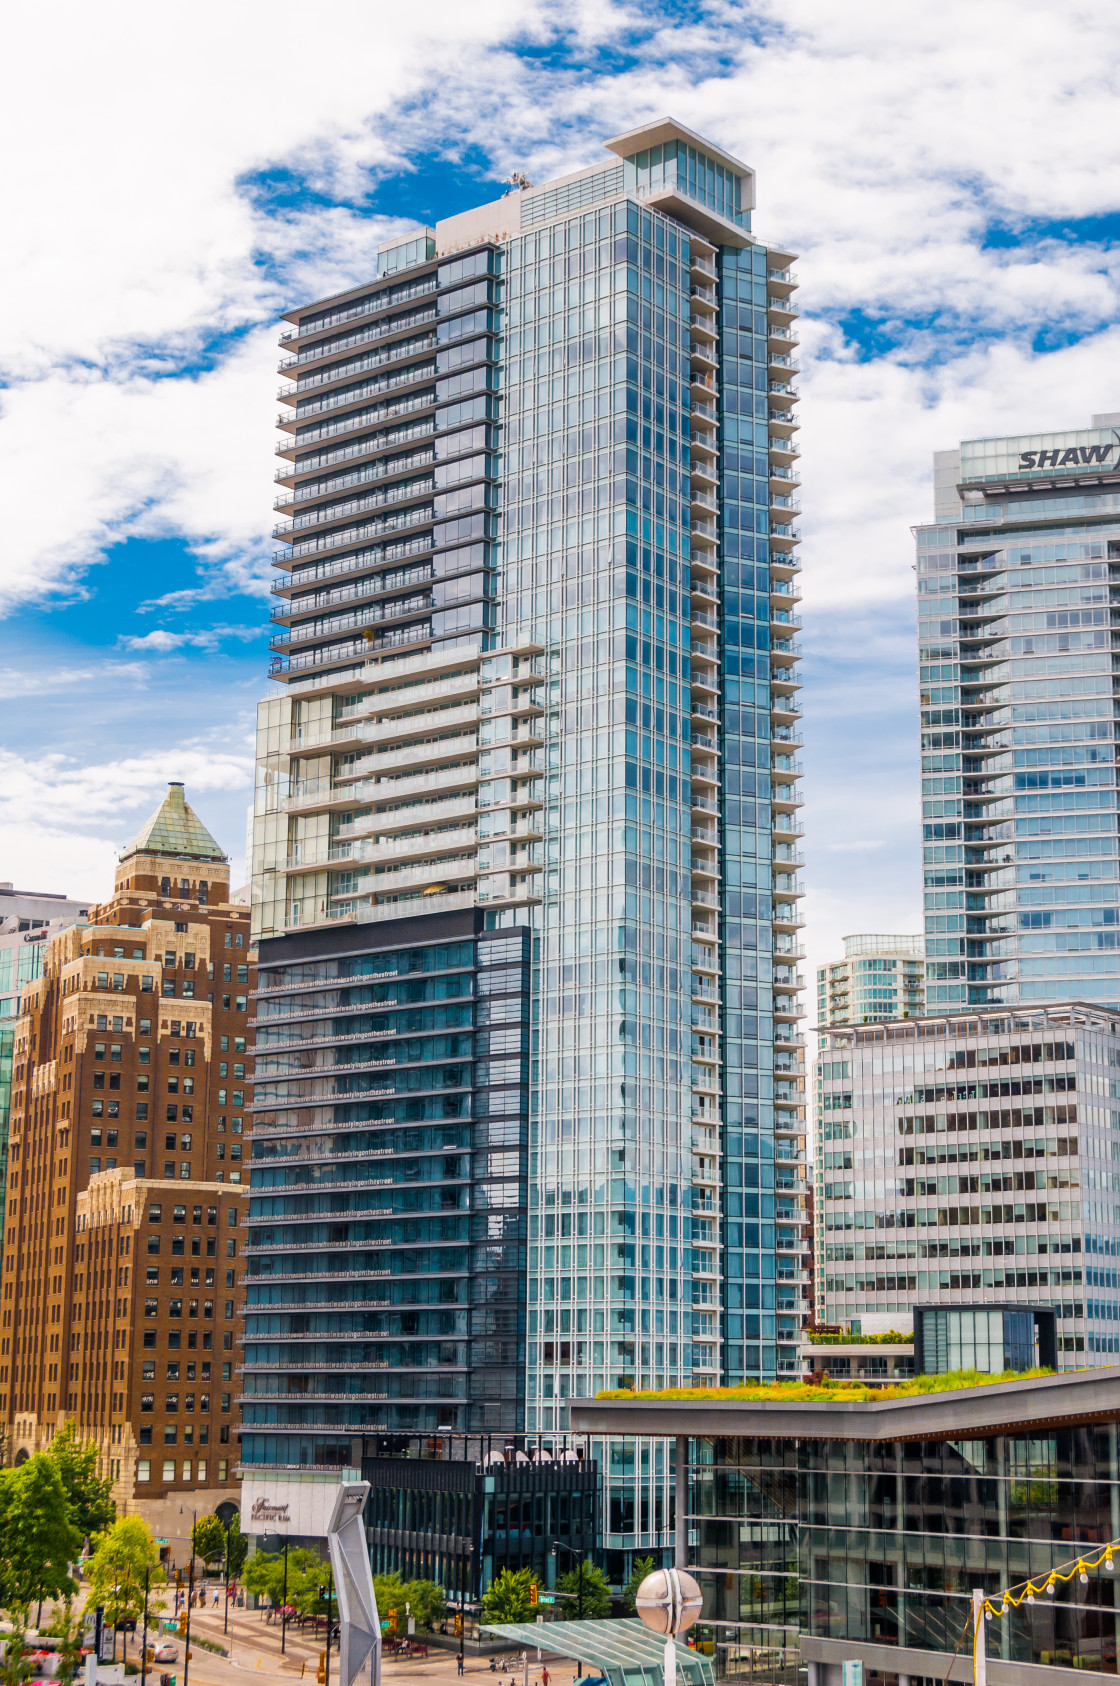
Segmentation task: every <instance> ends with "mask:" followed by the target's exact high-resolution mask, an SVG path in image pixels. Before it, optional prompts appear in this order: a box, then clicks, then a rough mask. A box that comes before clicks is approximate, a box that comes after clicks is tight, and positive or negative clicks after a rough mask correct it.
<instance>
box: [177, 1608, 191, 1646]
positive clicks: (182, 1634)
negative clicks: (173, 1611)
mask: <svg viewBox="0 0 1120 1686" xmlns="http://www.w3.org/2000/svg"><path fill="white" fill-rule="evenodd" d="M188 1620H189V1618H188V1616H187V1612H186V1611H185V1610H184V1611H183V1612H182V1614H181V1615H180V1617H179V1638H180V1639H185V1638H186V1637H187V1621H188Z"/></svg>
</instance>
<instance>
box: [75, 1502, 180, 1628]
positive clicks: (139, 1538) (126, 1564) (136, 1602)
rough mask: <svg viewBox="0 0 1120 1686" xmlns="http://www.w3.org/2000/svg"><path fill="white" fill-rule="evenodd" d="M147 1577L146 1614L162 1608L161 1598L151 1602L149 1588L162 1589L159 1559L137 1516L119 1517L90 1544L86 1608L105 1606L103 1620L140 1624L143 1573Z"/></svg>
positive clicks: (148, 1535) (156, 1550) (161, 1571)
mask: <svg viewBox="0 0 1120 1686" xmlns="http://www.w3.org/2000/svg"><path fill="white" fill-rule="evenodd" d="M145 1571H147V1575H148V1588H149V1597H148V1612H149V1615H151V1614H153V1613H155V1612H157V1611H159V1610H162V1609H163V1608H164V1600H163V1599H153V1598H152V1597H151V1589H152V1588H154V1587H160V1586H163V1585H164V1583H165V1581H166V1579H167V1576H166V1575H165V1574H164V1571H163V1565H162V1564H161V1563H160V1560H159V1551H158V1549H157V1547H156V1542H155V1540H154V1539H153V1537H152V1530H151V1529H150V1528H149V1527H148V1524H147V1523H146V1522H144V1521H143V1520H142V1519H141V1518H140V1517H139V1516H121V1517H118V1518H117V1520H116V1522H114V1523H113V1526H112V1527H111V1528H109V1529H107V1530H106V1532H105V1533H104V1534H98V1535H97V1536H96V1537H95V1539H94V1542H93V1556H92V1557H91V1558H90V1560H89V1563H88V1564H87V1565H86V1575H87V1579H88V1582H89V1594H88V1596H87V1599H86V1603H87V1605H88V1606H89V1607H90V1608H91V1609H92V1607H93V1606H94V1605H95V1604H103V1605H104V1606H105V1620H106V1621H107V1622H108V1623H109V1624H110V1626H112V1627H116V1625H117V1623H118V1622H124V1621H139V1620H140V1618H141V1617H142V1616H143V1614H144V1574H145Z"/></svg>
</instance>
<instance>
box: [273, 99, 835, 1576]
mask: <svg viewBox="0 0 1120 1686" xmlns="http://www.w3.org/2000/svg"><path fill="white" fill-rule="evenodd" d="M607 149H608V152H609V154H610V157H609V159H608V160H607V161H606V162H605V163H603V164H600V165H593V166H591V167H590V168H587V169H584V170H580V171H577V172H575V173H574V174H572V175H570V176H565V177H563V178H561V179H560V180H558V181H555V182H550V183H547V184H545V185H544V186H541V187H531V186H523V187H521V188H519V189H518V190H515V191H509V192H507V193H506V194H505V195H504V196H503V197H502V198H500V199H498V200H496V201H494V202H493V203H490V204H486V205H482V206H480V207H479V208H477V209H476V210H472V211H468V212H465V213H463V214H461V215H459V216H455V217H450V218H448V219H447V220H445V221H442V222H438V223H436V225H435V227H434V228H432V229H425V230H423V231H422V232H421V233H420V234H418V235H417V236H415V237H413V238H410V239H408V240H405V241H401V242H398V243H395V244H393V245H390V246H388V247H386V248H383V249H382V251H381V253H380V255H379V259H378V264H377V275H376V278H371V279H370V280H368V281H366V282H364V283H363V284H362V285H360V286H356V287H355V288H353V289H352V290H350V291H349V292H347V293H345V294H342V295H339V296H338V297H335V298H332V299H327V300H324V301H321V302H319V303H316V304H312V305H307V306H304V307H301V308H298V309H295V310H293V311H291V312H290V313H289V315H288V321H289V323H290V324H291V326H290V330H289V332H288V333H287V334H286V336H285V352H286V355H285V359H284V361H283V363H282V364H281V372H282V374H283V375H284V377H285V383H286V384H285V385H284V387H283V389H282V391H281V401H282V403H283V405H284V409H283V411H282V414H281V417H280V428H281V437H280V443H279V445H278V447H277V450H278V453H279V455H280V457H281V459H282V460H281V464H280V467H279V470H278V474H277V479H278V480H279V482H280V485H281V488H282V490H281V493H280V496H279V498H278V500H277V507H278V509H279V510H280V512H281V514H282V516H283V518H284V519H283V520H282V521H281V523H280V525H279V526H278V527H277V529H276V532H277V536H278V537H279V538H280V539H281V540H282V541H283V548H282V549H281V550H280V551H278V553H277V555H276V563H277V568H278V575H277V583H276V587H275V593H276V604H275V608H274V610H273V619H274V621H275V623H276V637H275V639H274V643H273V647H274V651H275V654H274V657H273V662H272V674H273V677H274V678H275V679H276V680H277V681H278V682H279V684H278V686H277V688H276V691H275V694H274V695H273V696H272V697H270V698H269V699H268V700H267V701H266V702H265V703H264V705H263V708H262V714H261V735H260V749H259V779H258V801H257V809H256V814H255V818H254V827H253V830H254V855H255V860H254V921H255V928H256V930H257V932H258V934H259V936H260V937H261V939H262V950H261V965H262V971H261V994H260V999H259V1003H258V1007H257V1014H256V1016H257V1021H258V1026H259V1035H258V1048H259V1055H260V1057H259V1059H258V1064H257V1090H256V1102H255V1107H256V1113H255V1116H256V1130H257V1141H258V1145H257V1148H256V1154H257V1159H256V1160H255V1169H254V1186H253V1201H252V1215H251V1219H250V1222H251V1225H252V1234H253V1245H252V1249H251V1256H252V1258H253V1261H254V1262H253V1264H252V1265H251V1266H250V1270H251V1272H254V1271H259V1273H260V1275H261V1276H263V1277H265V1278H268V1279H269V1285H268V1286H267V1287H265V1286H264V1285H263V1284H261V1285H259V1286H258V1284H257V1282H256V1279H255V1277H254V1276H253V1275H252V1274H251V1276H250V1287H249V1298H250V1305H251V1311H250V1318H249V1325H248V1336H247V1338H248V1347H247V1352H246V1414H245V1439H244V1456H245V1459H246V1463H247V1465H252V1464H254V1463H255V1464H268V1463H276V1464H289V1465H291V1464H295V1465H299V1464H301V1463H308V1462H309V1463H312V1464H314V1463H326V1464H328V1465H336V1464H338V1462H339V1461H340V1460H344V1461H345V1460H355V1459H356V1458H358V1457H359V1456H360V1455H361V1454H362V1446H363V1440H362V1437H363V1436H365V1440H364V1445H365V1447H366V1448H367V1449H369V1448H374V1447H375V1446H376V1445H377V1444H378V1442H377V1441H376V1438H375V1437H376V1436H377V1435H378V1434H380V1435H381V1436H382V1440H383V1443H384V1444H388V1440H386V1439H385V1438H384V1437H386V1436H388V1437H390V1438H391V1437H392V1436H394V1435H395V1436H398V1437H405V1438H407V1436H409V1435H419V1434H422V1435H426V1436H428V1437H429V1438H430V1437H432V1436H433V1435H435V1436H436V1437H437V1438H439V1431H443V1432H444V1433H446V1434H448V1435H450V1434H459V1435H463V1434H470V1433H477V1434H481V1433H483V1432H488V1431H495V1432H498V1433H504V1434H506V1435H507V1436H508V1434H509V1433H525V1434H527V1435H530V1436H536V1437H538V1438H539V1437H540V1436H541V1435H545V1436H552V1435H556V1434H562V1433H563V1431H564V1430H565V1428H566V1425H567V1405H566V1401H567V1400H568V1399H569V1398H571V1397H578V1396H586V1395H588V1394H590V1393H593V1392H594V1391H596V1390H597V1389H599V1388H602V1387H609V1386H617V1385H630V1384H632V1383H634V1384H638V1385H643V1384H648V1385H651V1386H658V1385H663V1384H671V1383H674V1384H675V1383H696V1384H700V1385H704V1384H714V1383H716V1382H718V1381H720V1380H723V1379H732V1380H737V1379H739V1378H740V1377H743V1376H757V1375H763V1376H774V1375H776V1374H778V1373H780V1372H783V1371H786V1370H789V1371H790V1372H791V1373H792V1372H793V1371H794V1370H795V1368H796V1364H797V1360H796V1346H795V1342H796V1336H797V1332H798V1329H799V1326H800V1324H801V1321H802V1314H803V1310H804V1303H803V1296H802V1289H801V1287H800V1286H799V1285H798V1284H797V1283H794V1284H792V1285H791V1284H788V1283H786V1282H783V1281H782V1280H781V1278H780V1275H779V1271H778V1264H779V1259H780V1258H781V1257H782V1255H783V1253H786V1252H788V1253H789V1254H796V1255H799V1254H800V1251H801V1247H802V1236H801V1224H802V1221H803V1202H804V1198H805V1183H804V1181H803V1178H804V1148H805V1137H804V1131H805V1124H804V1064H803V1052H802V1050H803V1039H802V1036H801V1033H800V1032H799V1030H798V1028H797V1026H798V1021H799V1018H800V1016H801V1006H800V1001H799V994H800V990H801V987H802V979H801V975H800V973H799V971H798V959H799V957H800V954H801V952H802V951H801V949H800V948H799V946H798V941H797V935H798V929H799V926H800V923H801V921H800V916H799V913H798V897H799V895H800V884H799V881H798V878H797V868H798V866H799V864H800V858H801V857H800V855H799V853H798V840H799V836H800V832H801V823H800V821H799V819H798V818H797V813H798V807H799V802H800V798H799V794H798V784H797V780H798V774H799V772H800V766H799V763H798V761H797V759H796V752H797V747H798V745H799V743H800V736H799V731H798V720H799V716H800V706H799V703H798V701H797V693H798V685H799V680H798V677H797V660H798V654H799V650H798V645H797V643H796V636H795V635H796V630H797V627H798V624H799V623H798V619H797V614H796V604H797V600H798V587H797V578H798V562H797V550H796V547H797V542H798V535H797V529H796V526H795V524H794V522H795V516H796V513H797V508H796V487H797V482H798V470H797V461H798V450H797V444H796V432H797V423H796V419H795V404H796V396H797V395H796V392H795V390H794V387H793V385H792V377H793V376H794V375H795V374H796V356H795V347H796V331H795V328H794V320H795V314H796V313H795V309H794V306H793V293H794V289H795V286H796V281H795V277H794V275H793V273H792V272H791V268H790V265H791V262H792V258H791V255H790V254H789V253H788V252H786V251H783V250H778V249H773V248H771V247H768V246H767V245H766V244H765V243H763V242H761V241H759V240H758V239H756V237H755V236H754V235H753V234H752V232H751V227H750V213H751V207H752V205H753V200H754V175H753V172H752V171H751V170H750V169H749V168H748V167H747V166H745V165H743V164H741V163H739V162H738V161H737V160H736V159H734V158H733V157H731V156H729V155H728V154H726V153H725V152H723V151H722V150H721V149H720V148H719V147H717V146H714V145H712V144H710V143H709V142H707V141H704V140H703V139H701V138H700V137H698V136H696V135H694V134H692V133H690V132H689V131H688V130H686V129H684V128H682V127H681V126H680V125H679V124H677V123H674V122H671V121H664V122H659V123H655V124H651V125H649V126H648V127H646V128H643V129H641V130H637V131H635V132H633V133H631V134H628V135H624V136H621V137H618V138H616V139H614V140H611V141H609V142H607ZM270 1160H271V1161H275V1165H274V1167H273V1166H271V1165H268V1162H269V1161H270ZM266 1165H268V1168H267V1169H266V1168H265V1167H266ZM266 1188H267V1190H268V1192H267V1193H266V1192H265V1190H266ZM258 1194H259V1198H258ZM328 1212H329V1214H330V1216H329V1218H328V1217H327V1213H328ZM319 1214H322V1216H320V1215H319ZM279 1276H283V1277H284V1280H285V1283H286V1284H288V1286H287V1287H286V1288H285V1289H284V1290H281V1289H280V1288H279V1287H278V1286H276V1279H277V1277H279ZM328 1283H329V1284H330V1286H328ZM355 1302H360V1303H361V1305H362V1308H363V1309H362V1311H361V1314H360V1317H357V1316H356V1313H355V1311H354V1309H353V1307H354V1304H355ZM316 1304H321V1305H322V1306H323V1308H324V1309H323V1310H322V1312H321V1313H319V1312H315V1311H311V1313H310V1316H309V1315H308V1310H307V1308H309V1307H313V1306H314V1305H316ZM328 1305H329V1306H330V1307H331V1308H332V1309H330V1310H328V1309H327V1307H328ZM258 1306H259V1308H260V1315H259V1317H258V1316H257V1308H258ZM297 1306H298V1307H299V1308H301V1309H300V1310H299V1311H298V1312H296V1311H295V1310H294V1308H295V1307H297ZM266 1307H268V1308H270V1309H268V1311H267V1314H266ZM343 1307H347V1308H348V1309H342V1308H343ZM334 1308H338V1309H334ZM359 1332H360V1333H361V1335H362V1337H363V1338H362V1339H361V1340H358V1339H357V1338H356V1336H357V1334H358V1333H359ZM281 1355H282V1361H283V1363H284V1364H285V1365H286V1366H287V1368H288V1371H289V1372H290V1374H291V1375H294V1376H295V1380H294V1381H292V1380H289V1383H288V1397H287V1398H285V1399H284V1400H282V1401H279V1402H278V1401H277V1400H276V1398H275V1391H276V1390H275V1386H274V1384H273V1382H272V1381H271V1380H269V1378H268V1375H267V1372H268V1369H269V1366H273V1365H275V1364H277V1363H279V1362H281ZM342 1364H344V1365H345V1367H346V1368H347V1369H348V1370H349V1375H348V1378H347V1380H346V1383H345V1389H348V1390H349V1394H350V1397H349V1398H346V1397H341V1398H340V1397H339V1396H340V1392H343V1391H344V1390H343V1387H342V1384H340V1382H339V1380H338V1377H337V1375H336V1374H335V1373H334V1372H335V1371H336V1370H337V1369H338V1368H339V1366H340V1365H342ZM386 1371H388V1372H389V1373H388V1374H386V1373H385V1372H386ZM255 1394H256V1395H261V1394H268V1395H270V1397H269V1398H268V1399H267V1400H264V1399H261V1400H260V1401H259V1403H258V1402H256V1401H255V1399H254V1395H255ZM292 1395H296V1397H292ZM401 1443H402V1444H403V1439H402V1441H401ZM441 1443H442V1442H441ZM669 1490H670V1489H669V1468H668V1461H667V1456H666V1454H665V1448H664V1447H663V1446H662V1445H661V1444H660V1443H658V1445H657V1446H655V1447H646V1448H644V1449H643V1452H642V1455H641V1456H640V1457H638V1458H637V1459H636V1460H631V1461H630V1463H629V1464H627V1465H625V1466H624V1465H622V1464H619V1465H618V1467H617V1469H615V1470H613V1471H612V1475H611V1478H610V1480H609V1481H608V1483H607V1489H606V1494H605V1506H606V1508H605V1515H604V1527H605V1530H606V1535H607V1543H608V1548H609V1549H612V1550H613V1549H617V1550H618V1551H619V1552H621V1551H623V1550H625V1549H627V1548H630V1547H636V1546H645V1547H649V1546H656V1545H657V1544H658V1543H659V1541H660V1540H661V1539H662V1538H663V1537H664V1531H665V1529H666V1528H667V1527H668V1524H669V1505H670V1499H669Z"/></svg>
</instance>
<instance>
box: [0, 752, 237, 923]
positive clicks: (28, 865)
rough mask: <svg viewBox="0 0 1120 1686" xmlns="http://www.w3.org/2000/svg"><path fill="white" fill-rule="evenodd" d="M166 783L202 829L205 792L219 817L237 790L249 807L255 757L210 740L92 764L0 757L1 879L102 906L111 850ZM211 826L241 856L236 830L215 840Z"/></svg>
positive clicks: (108, 880) (152, 805) (113, 856)
mask: <svg viewBox="0 0 1120 1686" xmlns="http://www.w3.org/2000/svg"><path fill="white" fill-rule="evenodd" d="M171 779H181V780H182V781H183V782H184V783H185V785H186V787H187V788H186V795H187V800H188V801H189V802H190V803H191V805H192V807H194V808H195V809H196V811H197V812H198V814H199V817H200V818H201V819H202V821H203V823H204V824H208V823H210V822H208V820H207V803H206V800H205V799H206V797H207V795H210V796H211V798H212V799H214V800H220V801H221V802H222V806H223V811H224V810H225V808H226V806H227V798H228V797H229V796H231V795H236V794H237V793H238V792H243V793H244V797H245V801H246V802H247V801H248V796H249V792H250V789H251V785H252V756H251V755H250V754H249V753H246V752H240V753H238V752H234V751H231V750H229V749H224V748H222V747H220V746H219V745H218V744H217V743H214V742H209V741H206V742H195V743H187V744H184V745H183V746H181V747H179V748H166V749H157V750H153V752H152V753H151V754H150V755H145V756H143V757H139V756H132V757H127V758H124V759H121V760H118V761H105V762H100V763H93V764H89V765H81V764H80V763H77V762H75V761H73V760H71V759H69V758H67V757H65V756H61V755H46V756H42V757H37V758H35V759H31V758H28V757H24V756H19V755H14V754H11V753H10V752H8V751H3V750H0V865H2V868H3V871H2V873H0V876H3V877H4V878H6V879H10V880H11V881H12V882H13V883H15V884H16V885H17V886H18V887H20V888H27V887H30V888H37V889H48V890H56V889H57V890H62V891H64V892H65V893H66V894H67V895H71V896H89V897H91V898H97V899H103V898H104V897H105V896H107V895H108V894H109V892H110V891H111V889H112V884H113V868H114V866H115V863H116V859H117V855H118V853H119V852H120V850H121V849H122V848H123V847H124V845H125V844H126V843H127V842H128V841H129V839H130V838H131V837H132V836H134V835H135V833H136V832H137V831H138V830H139V829H140V826H141V825H142V824H143V822H144V820H145V819H146V818H147V817H148V815H149V814H150V813H152V812H153V811H154V809H155V807H156V806H157V804H158V803H159V801H160V799H161V797H162V796H163V795H164V793H165V792H166V789H167V785H168V782H169V780H171ZM211 829H212V830H213V831H214V833H215V835H216V836H217V840H218V842H219V843H221V844H222V845H223V847H225V848H228V849H229V851H230V853H231V855H234V854H239V853H240V852H241V845H242V841H243V836H242V834H241V833H240V832H239V833H238V834H237V835H234V836H229V835H226V836H222V835H219V834H218V832H217V829H216V828H215V827H214V826H213V825H212V824H211ZM227 830H228V828H227Z"/></svg>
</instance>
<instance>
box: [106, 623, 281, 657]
mask: <svg viewBox="0 0 1120 1686" xmlns="http://www.w3.org/2000/svg"><path fill="white" fill-rule="evenodd" d="M260 637H261V628H260V627H259V626H212V627H209V628H207V630H206V631H205V632H168V631H166V630H165V629H162V628H161V629H159V630H158V631H156V632H147V633H145V634H144V636H143V637H142V638H136V637H132V636H130V635H125V636H124V637H122V638H121V639H120V640H119V643H120V646H121V648H122V649H124V650H149V651H151V652H152V653H153V654H159V655H165V654H167V652H168V651H170V650H183V649H193V650H217V649H218V648H219V647H220V646H221V643H222V640H223V639H224V638H236V639H240V640H241V641H242V642H244V643H247V642H250V641H251V640H252V639H254V638H260Z"/></svg>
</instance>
